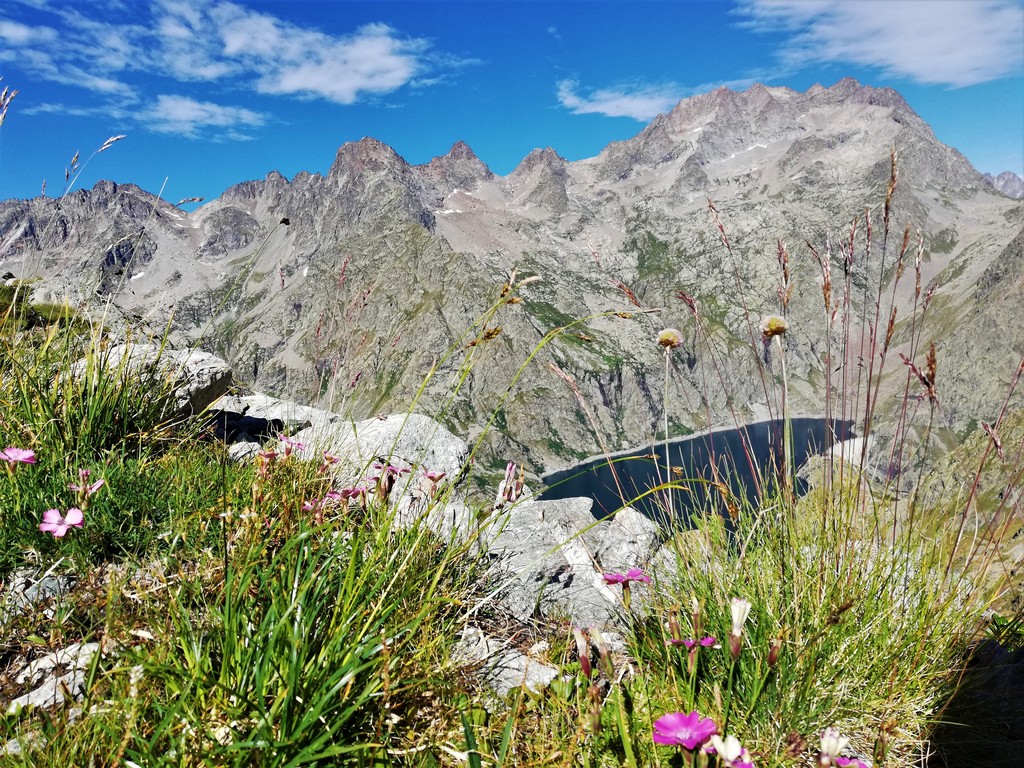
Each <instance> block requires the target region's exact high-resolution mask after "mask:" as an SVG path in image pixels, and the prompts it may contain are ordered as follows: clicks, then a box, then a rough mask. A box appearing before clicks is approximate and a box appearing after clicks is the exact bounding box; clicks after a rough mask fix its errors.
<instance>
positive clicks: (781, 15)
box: [737, 0, 1024, 87]
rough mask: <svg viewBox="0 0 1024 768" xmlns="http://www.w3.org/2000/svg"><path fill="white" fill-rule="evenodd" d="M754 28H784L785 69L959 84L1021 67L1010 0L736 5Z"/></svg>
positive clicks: (1021, 47)
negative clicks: (857, 70)
mask: <svg viewBox="0 0 1024 768" xmlns="http://www.w3.org/2000/svg"><path fill="white" fill-rule="evenodd" d="M737 13H739V14H740V15H742V16H745V17H746V21H745V22H743V25H744V26H747V27H749V28H751V29H754V30H759V31H783V32H787V33H789V35H790V37H789V41H788V45H787V47H786V49H785V50H784V51H783V52H782V60H783V62H784V63H785V64H787V65H789V66H797V67H799V66H802V65H804V64H809V63H815V62H836V63H845V64H855V65H859V66H870V67H877V68H879V69H880V70H882V72H884V73H885V74H886V75H887V76H898V77H906V78H909V79H911V80H914V81H917V82H919V83H922V84H927V85H950V86H954V87H963V86H968V85H975V84H977V83H983V82H987V81H990V80H996V79H999V78H1001V77H1006V76H1008V75H1013V74H1017V73H1019V72H1020V70H1021V67H1022V66H1024V43H1022V41H1024V4H1021V3H1020V2H1018V1H1017V0H983V1H982V0H941V1H938V0H927V1H926V0H859V1H858V2H856V3H853V2H844V1H843V0H740V5H739V8H738V10H737Z"/></svg>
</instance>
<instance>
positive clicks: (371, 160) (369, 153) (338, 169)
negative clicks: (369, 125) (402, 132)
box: [327, 136, 409, 181]
mask: <svg viewBox="0 0 1024 768" xmlns="http://www.w3.org/2000/svg"><path fill="white" fill-rule="evenodd" d="M408 167H409V166H408V163H406V162H405V160H404V159H403V158H402V157H401V156H400V155H399V154H398V153H397V152H395V150H393V149H392V148H391V147H389V146H388V145H387V144H385V143H384V142H382V141H378V140H377V139H374V138H371V137H369V136H366V137H364V138H362V139H360V140H359V141H349V142H346V143H345V144H342V145H341V147H340V148H339V149H338V154H337V155H335V157H334V164H333V165H331V169H330V171H328V173H327V178H328V180H331V181H336V180H337V179H338V178H339V177H341V176H343V175H358V174H361V173H364V172H367V171H370V172H373V171H383V170H391V171H398V172H401V171H404V170H407V169H408Z"/></svg>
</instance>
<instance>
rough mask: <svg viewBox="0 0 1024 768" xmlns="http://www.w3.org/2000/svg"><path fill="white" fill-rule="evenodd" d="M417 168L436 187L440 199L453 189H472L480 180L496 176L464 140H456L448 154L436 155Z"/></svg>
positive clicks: (429, 183)
mask: <svg viewBox="0 0 1024 768" xmlns="http://www.w3.org/2000/svg"><path fill="white" fill-rule="evenodd" d="M416 170H417V171H418V172H419V173H420V175H421V176H422V177H423V178H424V180H425V181H426V182H427V184H428V185H430V186H432V187H433V188H434V189H435V191H436V193H437V196H438V198H439V199H440V198H444V196H445V195H447V194H449V193H451V191H452V190H453V189H472V188H473V187H475V186H476V185H477V184H478V183H479V182H481V181H485V180H487V179H491V178H493V177H494V174H493V173H492V172H491V169H490V168H488V167H487V165H486V164H485V163H484V162H483V161H482V160H480V158H478V157H477V156H476V154H475V153H474V152H473V150H472V149H470V147H469V145H468V144H466V143H465V142H464V141H457V142H455V144H453V145H452V148H451V149H450V150H449V151H448V154H446V155H441V156H440V157H435V158H434V159H432V160H431V161H430V162H429V163H427V164H426V165H418V166H416Z"/></svg>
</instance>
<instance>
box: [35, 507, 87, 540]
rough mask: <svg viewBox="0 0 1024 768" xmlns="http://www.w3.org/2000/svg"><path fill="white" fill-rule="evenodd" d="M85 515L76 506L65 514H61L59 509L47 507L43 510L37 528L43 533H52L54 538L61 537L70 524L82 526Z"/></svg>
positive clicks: (77, 526)
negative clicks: (41, 518) (41, 520)
mask: <svg viewBox="0 0 1024 768" xmlns="http://www.w3.org/2000/svg"><path fill="white" fill-rule="evenodd" d="M84 519H85V516H84V515H83V514H82V510H80V509H78V507H72V508H71V509H69V510H68V513H67V515H66V516H61V514H60V510H59V509H48V510H46V511H45V512H43V522H41V523H40V524H39V530H40V531H43V532H44V533H52V534H53V537H54V538H55V539H59V538H62V537H63V536H64V534H65V533H67V532H68V529H69V528H71V527H72V526H74V527H76V528H81V527H82V521H83V520H84Z"/></svg>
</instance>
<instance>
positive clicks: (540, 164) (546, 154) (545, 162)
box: [509, 147, 568, 177]
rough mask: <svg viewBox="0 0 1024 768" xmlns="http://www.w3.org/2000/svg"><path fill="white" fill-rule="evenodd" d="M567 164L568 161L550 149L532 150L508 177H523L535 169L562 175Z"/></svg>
mask: <svg viewBox="0 0 1024 768" xmlns="http://www.w3.org/2000/svg"><path fill="white" fill-rule="evenodd" d="M567 164H568V161H567V160H566V159H565V158H564V157H562V156H561V155H559V154H558V153H557V152H555V150H553V149H552V148H551V147H545V148H544V149H534V150H533V151H531V152H530V154H528V155H527V156H526V157H524V158H523V159H522V161H521V162H520V163H519V165H517V166H516V167H515V170H513V171H512V173H511V174H509V176H510V177H512V176H523V175H525V174H529V173H532V172H533V171H535V170H537V169H542V170H545V171H548V172H550V173H554V174H561V175H564V174H565V167H566V165H567Z"/></svg>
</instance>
